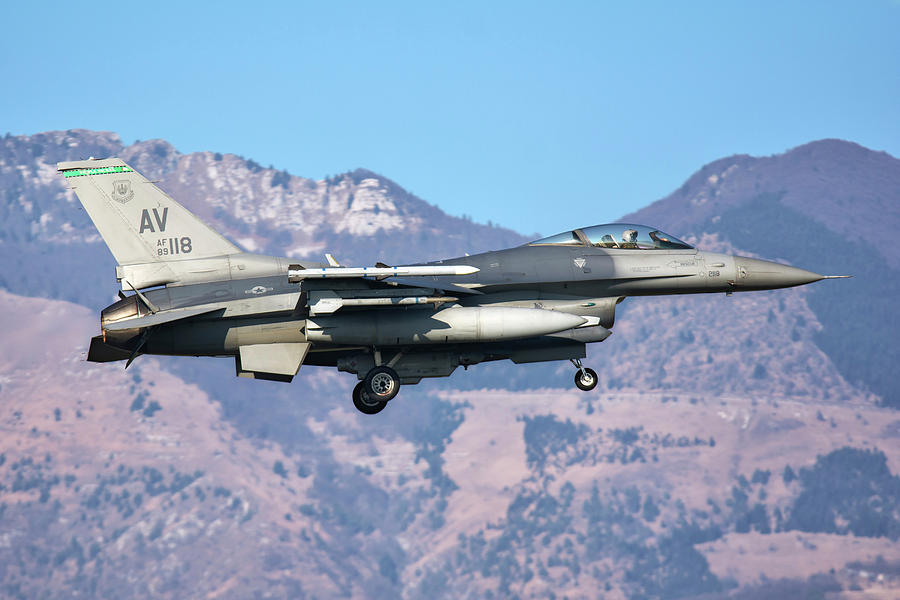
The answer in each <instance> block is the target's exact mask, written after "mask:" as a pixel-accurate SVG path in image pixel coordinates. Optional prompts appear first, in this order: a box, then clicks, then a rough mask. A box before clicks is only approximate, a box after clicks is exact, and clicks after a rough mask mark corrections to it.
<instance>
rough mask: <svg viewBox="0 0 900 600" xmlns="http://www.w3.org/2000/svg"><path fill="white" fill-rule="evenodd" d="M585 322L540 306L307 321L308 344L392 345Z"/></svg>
mask: <svg viewBox="0 0 900 600" xmlns="http://www.w3.org/2000/svg"><path fill="white" fill-rule="evenodd" d="M586 322H587V320H586V319H585V318H584V317H580V316H578V315H571V314H568V313H562V312H557V311H552V310H545V309H540V308H512V307H491V306H479V307H468V306H451V307H447V308H443V309H441V310H438V311H435V312H430V311H419V310H389V311H373V312H366V313H364V314H359V313H348V314H341V315H329V316H322V317H315V318H309V319H307V320H306V336H307V340H308V341H310V342H324V343H334V344H353V345H360V346H396V345H406V344H437V343H448V342H459V343H464V342H497V341H505V340H517V339H523V338H530V337H538V336H542V335H547V334H551V333H557V332H560V331H566V330H568V329H573V328H576V327H579V326H581V325H583V324H585V323H586Z"/></svg>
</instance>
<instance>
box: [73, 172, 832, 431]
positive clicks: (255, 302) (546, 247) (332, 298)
mask: <svg viewBox="0 0 900 600" xmlns="http://www.w3.org/2000/svg"><path fill="white" fill-rule="evenodd" d="M57 168H58V170H59V171H60V172H61V173H62V175H63V176H64V177H65V178H66V181H67V183H68V184H69V186H70V187H71V188H72V189H73V190H75V193H76V195H77V196H78V198H79V200H80V201H81V203H82V204H83V205H84V208H85V210H86V211H87V213H88V214H89V215H90V217H91V219H92V220H93V222H94V225H95V226H96V227H97V229H98V231H99V232H100V235H101V236H103V239H104V240H105V241H106V244H107V246H108V247H109V249H110V251H111V252H112V254H113V256H114V257H115V259H116V261H117V262H118V266H117V267H116V278H117V279H118V281H119V282H120V283H121V290H120V291H119V296H120V298H121V299H120V300H119V301H118V302H116V303H114V304H112V305H110V306H108V307H106V308H105V309H103V310H102V311H101V313H100V326H101V329H102V335H99V336H97V337H94V338H93V339H92V340H91V345H90V351H89V353H88V360H89V361H94V362H109V361H118V360H124V361H126V364H125V367H126V368H127V367H128V365H130V364H131V362H132V361H133V360H134V359H135V358H136V357H137V356H139V355H141V354H162V355H179V356H227V357H231V358H233V360H234V363H235V369H236V372H237V375H238V376H240V377H251V378H256V379H269V380H276V381H286V382H289V381H291V380H292V379H293V378H294V376H295V375H296V374H297V372H298V370H299V369H300V365H302V364H304V363H305V364H308V365H317V366H329V367H337V369H338V370H339V371H345V372H348V373H352V374H354V375H356V377H357V379H358V380H359V383H358V384H357V385H356V387H355V388H354V390H353V404H354V405H355V406H356V408H357V409H359V410H360V411H362V412H363V413H366V414H375V413H378V412H380V411H381V410H383V409H384V408H385V406H386V405H387V404H388V402H389V401H390V400H391V399H392V398H394V396H396V395H397V392H398V391H399V390H400V386H401V385H410V384H415V383H418V382H419V381H420V380H421V379H422V378H423V377H447V376H448V375H450V374H451V373H453V371H454V370H455V369H456V368H457V367H458V366H460V365H462V366H463V367H468V366H469V365H474V364H478V363H481V362H486V361H494V360H504V359H509V360H511V361H513V362H514V363H531V362H542V361H552V360H568V361H571V362H572V364H573V365H574V367H575V385H576V386H577V387H578V388H579V389H582V390H585V391H589V390H592V389H594V387H596V385H597V381H598V379H597V373H596V372H594V370H593V369H590V368H588V367H586V366H584V365H583V364H582V362H581V359H583V358H584V357H585V356H586V354H585V346H586V345H587V344H589V343H592V342H602V341H603V340H605V339H606V338H607V337H609V335H610V333H611V331H610V329H611V328H612V326H613V321H614V320H615V309H616V305H617V304H619V303H620V302H622V300H624V299H625V298H626V297H628V296H646V295H659V294H697V293H711V292H725V293H729V294H730V293H731V292H743V291H751V290H770V289H775V288H784V287H791V286H796V285H803V284H807V283H811V282H814V281H819V280H821V279H827V278H828V277H826V276H823V275H818V274H816V273H812V272H810V271H805V270H803V269H798V268H794V267H789V266H785V265H782V264H778V263H774V262H768V261H764V260H756V259H752V258H745V257H741V256H730V255H727V254H714V253H711V252H703V251H700V250H697V249H696V248H694V247H692V246H691V245H689V244H686V243H685V242H683V241H681V240H679V239H677V238H675V237H673V236H671V235H669V234H667V233H664V232H662V231H660V230H659V229H655V228H653V227H645V226H643V225H632V224H626V223H614V224H609V225H595V226H592V227H584V228H581V229H575V230H572V231H566V232H565V233H560V234H558V235H554V236H551V237H548V238H544V239H541V240H536V241H534V242H531V243H530V244H525V245H524V246H519V247H517V248H509V249H507V250H500V251H496V252H485V253H483V254H476V255H472V256H464V257H459V258H452V259H446V260H441V261H437V262H431V263H426V264H417V265H404V266H388V265H385V264H382V263H377V264H375V265H372V266H363V267H350V266H343V265H341V264H339V263H338V261H337V260H335V259H334V257H332V256H331V255H326V258H327V263H315V262H306V261H298V260H290V259H287V258H277V257H272V256H262V255H258V254H249V253H246V252H242V251H241V250H240V249H239V248H238V247H237V246H235V245H234V244H232V243H231V242H229V241H228V240H226V239H225V238H224V237H222V236H221V235H219V234H218V233H216V232H215V231H214V230H212V229H211V228H210V227H209V226H208V225H206V224H205V223H203V222H202V221H201V220H200V219H198V218H197V217H196V216H194V215H193V214H191V213H190V212H189V211H188V210H186V209H185V208H184V207H183V206H181V205H180V204H178V203H177V202H175V201H174V200H173V199H172V198H170V197H169V196H167V195H166V194H165V193H164V192H162V191H161V190H160V189H159V188H157V187H156V186H155V185H153V183H151V182H149V181H148V180H147V179H146V178H144V177H143V176H142V175H140V174H139V173H138V172H136V171H135V170H134V169H132V168H131V167H129V166H128V165H127V164H125V162H123V161H122V160H120V159H118V158H109V159H105V160H86V161H75V162H62V163H59V164H58V165H57Z"/></svg>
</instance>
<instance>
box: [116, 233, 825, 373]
mask: <svg viewBox="0 0 900 600" xmlns="http://www.w3.org/2000/svg"><path fill="white" fill-rule="evenodd" d="M289 262H290V261H288V260H286V259H278V260H271V261H269V262H268V263H267V264H270V265H272V267H271V268H272V270H273V271H274V272H271V273H269V274H259V275H257V276H256V277H251V278H244V279H241V278H234V279H228V280H221V281H215V282H208V283H196V284H188V285H180V286H168V287H164V288H159V289H152V290H147V291H145V292H144V295H145V297H146V298H147V299H148V300H149V301H150V302H151V303H152V304H153V305H154V306H155V307H157V309H158V310H159V311H169V310H175V309H185V308H197V307H201V308H210V309H214V310H211V311H210V312H208V313H206V314H204V315H201V316H198V317H196V318H193V319H190V320H187V321H178V322H175V323H172V324H168V325H161V326H158V327H156V328H155V329H154V333H153V335H152V336H151V337H150V338H149V339H148V340H146V344H145V346H144V348H143V351H144V352H146V353H151V354H176V355H208V356H221V355H233V354H235V353H236V352H237V351H238V349H239V348H240V346H242V345H250V344H263V343H293V342H312V344H313V347H312V350H311V353H310V356H309V358H308V359H307V361H306V362H307V363H308V364H325V365H333V364H336V363H337V361H338V359H339V358H341V357H342V356H345V355H347V354H348V353H353V352H356V351H358V349H359V348H370V347H374V346H377V347H380V348H390V347H394V346H396V347H401V346H410V345H415V346H419V347H422V349H424V348H425V347H427V346H435V345H447V344H454V345H456V346H465V345H466V344H478V345H479V346H480V347H487V349H488V350H490V349H491V345H493V346H498V345H499V346H502V345H503V344H507V343H510V342H512V341H513V340H515V341H516V345H522V344H523V343H524V341H525V340H530V342H529V343H526V344H525V345H526V346H527V345H529V344H530V345H533V346H541V345H553V344H557V343H560V340H561V339H566V340H571V341H573V342H580V343H584V342H591V341H601V340H602V339H605V337H606V336H608V335H609V332H608V331H601V330H608V329H610V328H612V325H613V321H614V318H615V306H616V304H617V303H618V302H621V300H622V299H623V298H624V297H627V296H646V295H662V294H694V293H716V292H718V293H721V292H726V293H731V292H736V291H737V292H739V291H749V290H760V289H774V288H780V287H789V286H792V285H801V284H803V283H809V282H811V281H816V280H818V279H821V276H819V275H817V274H815V273H811V272H809V271H804V270H802V269H797V268H795V267H790V266H787V265H781V264H778V263H772V262H768V261H761V260H757V259H752V258H746V257H740V256H731V255H727V254H719V253H711V252H702V251H699V250H697V249H695V248H691V247H688V248H677V249H635V248H632V249H627V248H626V249H620V248H600V247H593V246H589V245H586V244H585V245H572V244H569V245H554V244H529V245H524V246H519V247H515V248H509V249H506V250H500V251H493V252H485V253H482V254H475V255H471V256H464V257H457V258H453V259H446V260H442V261H436V262H432V263H424V264H429V265H469V266H472V267H476V268H477V269H479V270H478V272H477V273H475V274H473V275H468V276H465V277H422V278H417V279H415V281H414V283H415V285H416V286H419V289H420V290H422V289H424V290H427V291H431V290H437V289H444V290H446V289H451V290H452V289H457V290H459V291H465V290H469V291H470V292H471V293H469V294H465V293H459V294H458V295H456V296H453V297H452V298H450V300H451V301H449V302H445V303H442V304H441V305H440V306H434V305H431V304H413V305H411V306H402V305H399V302H397V303H395V304H396V305H392V304H387V305H386V306H385V307H384V308H380V307H369V306H359V307H353V306H347V307H342V308H341V309H340V310H339V311H336V312H334V313H330V314H325V315H310V314H309V311H308V310H306V309H305V306H303V304H304V301H305V302H306V303H310V304H311V302H310V297H313V298H314V297H316V294H317V293H320V291H321V290H327V293H328V294H329V295H332V294H336V295H338V296H347V297H359V296H360V295H362V296H366V297H367V296H374V295H378V294H379V293H383V292H381V291H382V290H386V289H387V290H388V291H390V288H391V284H392V283H394V282H392V281H390V280H388V281H386V282H381V281H376V280H368V279H353V280H346V281H345V280H340V279H338V280H328V281H327V282H319V281H317V280H310V281H306V282H304V283H303V284H301V285H297V284H292V283H289V282H288V278H287V265H288V263H289ZM307 264H308V265H309V263H307ZM311 266H313V267H314V266H315V265H311ZM403 283H404V284H406V285H409V284H410V282H409V281H408V280H406V281H404V282H403ZM404 289H405V288H402V287H401V288H399V290H398V291H396V292H393V294H394V295H393V298H395V299H400V298H403V297H404V296H403V294H404V292H403V290H404ZM343 292H346V293H343ZM301 293H304V294H305V297H301ZM413 293H421V292H410V294H413ZM432 293H436V292H432ZM447 293H451V294H452V293H454V292H452V291H451V292H446V291H445V292H444V294H445V295H444V296H442V297H443V298H447V296H446V294H447ZM413 297H414V296H413ZM420 297H421V296H420ZM389 302H390V300H389ZM503 308H506V309H508V308H517V309H529V308H530V309H535V308H538V309H541V310H543V311H552V312H545V313H539V312H533V313H531V314H524V313H522V311H519V313H521V314H519V313H516V312H513V313H510V312H509V311H506V312H505V313H504V312H500V311H499V310H497V309H503ZM473 309H489V310H487V311H485V310H481V311H480V314H478V313H477V311H475V312H473ZM435 312H437V313H438V317H440V316H442V315H446V316H447V317H448V318H451V320H450V321H449V325H448V326H446V327H443V328H444V329H446V330H447V335H445V336H442V335H440V334H441V331H440V329H441V325H440V324H438V327H437V328H432V329H428V324H429V323H432V322H435V317H434V314H435ZM552 313H561V314H568V315H579V316H582V317H592V318H594V319H596V320H597V322H596V325H598V326H599V327H600V330H598V329H595V328H579V327H577V324H573V323H572V322H567V321H565V320H564V319H562V318H561V317H560V316H558V315H554V314H552ZM147 314H149V311H148V309H147V307H146V306H144V304H143V303H142V302H141V301H140V299H139V298H137V297H136V296H131V297H129V298H126V299H124V300H121V301H119V302H116V303H115V304H113V305H111V306H109V307H107V308H106V309H105V310H104V311H103V312H102V324H103V326H104V330H105V341H106V342H107V343H108V344H111V345H113V346H117V347H120V348H122V349H124V350H126V351H127V350H128V349H129V348H130V347H133V345H134V344H135V343H136V339H137V338H138V337H139V335H140V331H139V330H135V329H121V330H118V331H106V325H109V324H113V323H116V322H121V321H122V319H131V318H134V317H138V316H145V315H147ZM510 315H512V316H510ZM494 319H507V322H506V324H505V325H506V330H508V331H512V332H513V333H510V334H509V335H507V337H506V339H504V338H503V336H502V335H499V336H498V335H497V334H496V332H495V333H494V334H487V333H485V332H484V331H482V332H481V334H479V331H476V330H478V329H482V330H483V329H484V328H485V327H487V326H488V325H487V324H488V323H491V322H492V320H494ZM510 319H512V320H511V321H510ZM444 321H447V319H444V320H442V321H440V323H444ZM544 321H546V323H545V322H544ZM551 321H552V322H551ZM567 325H568V326H567ZM579 329H581V330H580V331H579ZM591 329H594V330H593V331H591ZM569 330H571V331H569ZM435 331H437V333H435ZM561 331H563V332H565V331H569V336H568V337H566V336H560V335H559V334H560V332H561ZM548 336H552V337H548Z"/></svg>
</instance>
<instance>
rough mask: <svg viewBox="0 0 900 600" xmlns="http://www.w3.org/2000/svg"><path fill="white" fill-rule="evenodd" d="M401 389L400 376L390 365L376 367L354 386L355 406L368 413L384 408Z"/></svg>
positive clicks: (372, 413)
mask: <svg viewBox="0 0 900 600" xmlns="http://www.w3.org/2000/svg"><path fill="white" fill-rule="evenodd" d="M399 391H400V377H399V376H398V375H397V372H396V371H394V370H393V369H392V368H390V367H386V366H381V367H375V368H374V369H372V370H371V371H369V372H368V373H366V377H365V379H363V380H362V381H360V382H359V383H357V384H356V387H355V388H353V406H355V407H356V409H357V410H358V411H360V412H361V413H364V414H367V415H374V414H376V413H379V412H381V411H382V410H384V407H385V406H387V403H388V401H389V400H391V399H392V398H393V397H394V396H396V395H397V392H399Z"/></svg>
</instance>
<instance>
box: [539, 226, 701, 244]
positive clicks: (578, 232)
mask: <svg viewBox="0 0 900 600" xmlns="http://www.w3.org/2000/svg"><path fill="white" fill-rule="evenodd" d="M531 245H532V246H547V245H556V246H593V247H595V248H620V249H625V250H692V249H693V246H691V245H690V244H687V243H685V242H682V241H681V240H679V239H678V238H676V237H675V236H672V235H669V234H668V233H665V232H662V231H660V230H659V229H656V228H654V227H647V226H646V225H634V224H632V223H607V224H606V225H594V226H593V227H585V228H583V229H575V230H572V231H567V232H565V233H558V234H556V235H551V236H550V237H546V238H543V239H540V240H536V241H534V242H531Z"/></svg>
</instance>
